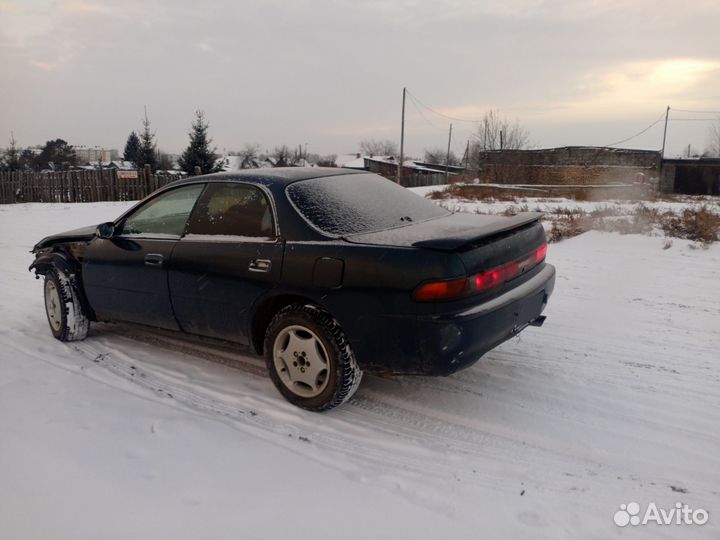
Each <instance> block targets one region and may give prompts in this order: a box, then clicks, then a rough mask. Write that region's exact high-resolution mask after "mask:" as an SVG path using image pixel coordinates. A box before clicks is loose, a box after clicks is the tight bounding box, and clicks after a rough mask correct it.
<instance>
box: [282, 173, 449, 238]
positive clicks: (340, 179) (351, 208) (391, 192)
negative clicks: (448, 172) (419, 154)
mask: <svg viewBox="0 0 720 540" xmlns="http://www.w3.org/2000/svg"><path fill="white" fill-rule="evenodd" d="M286 193H287V195H288V198H289V199H290V201H291V202H292V203H293V205H294V206H295V208H297V209H298V211H299V212H300V214H302V216H303V217H304V218H305V219H306V220H307V221H309V222H310V223H311V224H313V225H314V226H315V227H316V228H318V229H320V230H321V231H323V232H324V233H326V234H329V235H330V236H345V235H350V234H356V233H366V232H373V231H380V230H383V229H391V228H394V227H403V226H405V225H410V224H411V223H413V222H415V223H417V222H418V221H427V220H429V219H435V218H439V217H443V216H447V215H448V214H449V213H450V212H448V211H447V210H444V209H443V208H440V207H439V206H438V205H436V204H435V203H432V202H430V201H428V200H427V199H425V198H424V197H419V196H418V195H416V194H415V193H413V192H411V191H409V190H407V189H405V188H404V187H400V186H398V185H397V184H396V183H395V182H391V181H390V180H387V179H385V178H383V177H381V176H378V175H376V174H347V175H342V176H327V177H324V178H313V179H311V180H302V181H300V182H295V183H293V184H290V185H289V186H288V187H287V189H286Z"/></svg>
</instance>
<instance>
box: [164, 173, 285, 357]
mask: <svg viewBox="0 0 720 540" xmlns="http://www.w3.org/2000/svg"><path fill="white" fill-rule="evenodd" d="M283 248H284V243H283V241H282V239H281V238H280V236H279V234H278V229H277V224H276V223H275V217H274V212H273V207H272V202H271V200H270V197H269V195H268V194H267V193H266V192H264V191H263V190H262V189H260V188H259V187H257V186H255V185H251V184H244V183H239V182H217V183H212V184H209V185H208V188H207V189H206V190H205V192H204V193H203V195H202V196H201V197H200V200H199V201H198V203H197V205H196V206H195V209H194V210H193V213H192V215H191V216H190V221H189V223H188V228H187V233H186V234H185V235H184V236H183V237H182V238H181V239H180V241H179V242H178V243H177V245H176V246H175V249H174V251H173V254H172V259H171V263H170V268H169V274H168V278H169V283H170V295H171V297H172V303H173V309H174V311H175V315H176V317H177V320H178V322H179V323H180V327H181V328H182V329H183V330H184V331H186V332H188V333H191V334H198V335H203V336H210V337H215V338H221V339H226V340H229V341H235V342H239V343H248V322H249V321H248V313H249V311H250V308H251V307H252V305H253V303H254V302H255V301H256V300H257V299H258V297H260V296H261V295H262V294H263V293H265V292H266V291H268V290H270V289H271V288H272V287H274V286H275V284H276V283H277V282H278V281H279V280H280V273H281V270H282V260H283Z"/></svg>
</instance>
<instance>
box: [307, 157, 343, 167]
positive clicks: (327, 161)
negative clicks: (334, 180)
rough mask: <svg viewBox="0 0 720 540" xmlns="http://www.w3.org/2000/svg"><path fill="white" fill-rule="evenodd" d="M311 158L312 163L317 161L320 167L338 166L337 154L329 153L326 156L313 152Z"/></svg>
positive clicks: (316, 163)
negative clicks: (336, 162)
mask: <svg viewBox="0 0 720 540" xmlns="http://www.w3.org/2000/svg"><path fill="white" fill-rule="evenodd" d="M309 159H310V163H315V165H317V166H318V167H337V165H336V164H335V161H336V160H337V154H328V155H326V156H320V155H313V154H311V156H310V158H309Z"/></svg>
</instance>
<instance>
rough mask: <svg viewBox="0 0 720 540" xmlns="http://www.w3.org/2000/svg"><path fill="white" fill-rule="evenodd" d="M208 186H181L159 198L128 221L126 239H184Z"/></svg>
mask: <svg viewBox="0 0 720 540" xmlns="http://www.w3.org/2000/svg"><path fill="white" fill-rule="evenodd" d="M204 187H205V184H196V185H192V186H186V187H181V188H177V189H173V190H172V191H168V192H167V193H163V194H162V195H158V196H157V197H155V198H154V199H152V200H151V201H150V202H148V203H147V204H145V205H143V206H142V207H141V208H140V209H138V210H137V211H135V212H134V213H132V214H131V215H130V216H129V217H127V218H126V219H125V222H124V223H123V226H122V231H121V232H120V234H121V235H124V236H180V235H182V233H183V231H184V230H185V224H186V223H187V220H188V216H189V215H190V212H191V211H192V208H193V205H194V204H195V201H196V200H197V198H198V196H199V195H200V192H201V191H202V190H203V188H204Z"/></svg>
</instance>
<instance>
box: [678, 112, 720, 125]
mask: <svg viewBox="0 0 720 540" xmlns="http://www.w3.org/2000/svg"><path fill="white" fill-rule="evenodd" d="M673 110H677V109H673ZM670 121H671V122H717V118H671V119H670Z"/></svg>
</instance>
